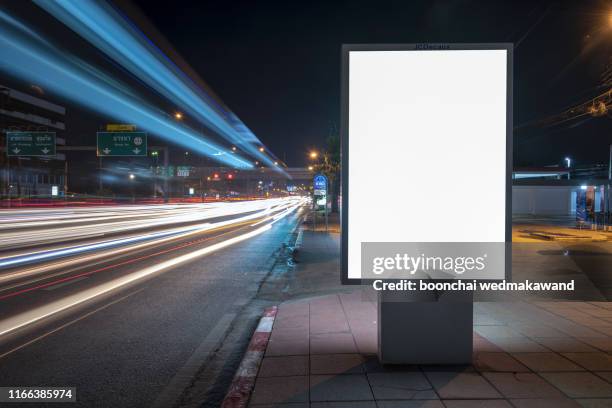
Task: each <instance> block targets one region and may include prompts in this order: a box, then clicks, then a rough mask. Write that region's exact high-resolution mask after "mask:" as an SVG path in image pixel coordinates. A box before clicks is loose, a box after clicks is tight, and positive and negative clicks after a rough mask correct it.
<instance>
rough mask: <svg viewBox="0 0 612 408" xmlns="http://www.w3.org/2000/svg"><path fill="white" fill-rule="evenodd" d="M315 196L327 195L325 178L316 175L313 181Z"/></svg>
mask: <svg viewBox="0 0 612 408" xmlns="http://www.w3.org/2000/svg"><path fill="white" fill-rule="evenodd" d="M313 187H314V191H315V193H314V194H315V195H327V177H325V176H324V175H323V174H317V175H316V176H314V179H313Z"/></svg>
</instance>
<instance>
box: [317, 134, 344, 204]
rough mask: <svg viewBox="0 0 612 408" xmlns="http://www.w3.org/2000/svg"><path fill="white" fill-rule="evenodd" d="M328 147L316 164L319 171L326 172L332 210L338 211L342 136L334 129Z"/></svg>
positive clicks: (328, 140)
mask: <svg viewBox="0 0 612 408" xmlns="http://www.w3.org/2000/svg"><path fill="white" fill-rule="evenodd" d="M326 145H327V146H326V148H325V150H324V151H323V154H322V157H321V159H322V160H321V162H320V163H319V164H317V165H316V166H315V169H316V171H317V172H319V173H323V174H325V176H327V180H328V182H329V195H330V197H331V201H332V208H331V211H332V212H338V193H339V192H340V137H339V136H338V133H337V132H336V131H332V132H331V133H330V135H329V136H328V137H327V141H326Z"/></svg>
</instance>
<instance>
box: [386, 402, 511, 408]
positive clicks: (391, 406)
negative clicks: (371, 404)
mask: <svg viewBox="0 0 612 408" xmlns="http://www.w3.org/2000/svg"><path fill="white" fill-rule="evenodd" d="M376 404H377V406H378V408H444V405H443V404H442V401H439V400H412V401H376ZM504 408H505V407H504Z"/></svg>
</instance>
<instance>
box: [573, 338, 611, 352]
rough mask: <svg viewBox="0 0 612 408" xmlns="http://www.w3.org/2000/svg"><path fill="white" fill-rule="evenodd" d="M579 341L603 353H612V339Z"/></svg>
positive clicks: (585, 339)
mask: <svg viewBox="0 0 612 408" xmlns="http://www.w3.org/2000/svg"><path fill="white" fill-rule="evenodd" d="M578 340H580V341H582V342H584V343H587V344H588V345H590V346H593V347H595V348H597V349H600V350H602V351H612V337H604V338H601V337H578Z"/></svg>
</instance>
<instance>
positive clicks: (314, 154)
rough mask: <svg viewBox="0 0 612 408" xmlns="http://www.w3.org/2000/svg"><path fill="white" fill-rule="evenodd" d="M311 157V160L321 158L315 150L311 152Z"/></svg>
mask: <svg viewBox="0 0 612 408" xmlns="http://www.w3.org/2000/svg"><path fill="white" fill-rule="evenodd" d="M309 156H310V158H311V159H316V158H317V157H319V153H317V152H315V151H314V150H313V151H312V152H310V154H309Z"/></svg>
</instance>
